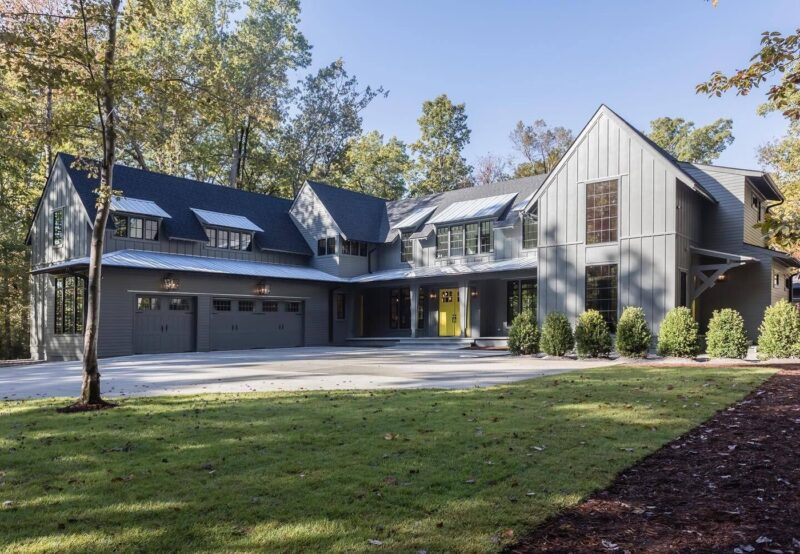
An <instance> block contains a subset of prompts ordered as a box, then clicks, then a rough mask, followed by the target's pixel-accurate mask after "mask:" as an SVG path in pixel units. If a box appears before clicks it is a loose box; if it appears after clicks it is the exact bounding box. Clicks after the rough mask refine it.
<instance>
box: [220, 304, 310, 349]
mask: <svg viewBox="0 0 800 554" xmlns="http://www.w3.org/2000/svg"><path fill="white" fill-rule="evenodd" d="M290 304H291V306H290ZM300 305H301V304H300V303H299V302H292V303H288V302H283V301H276V300H249V299H245V300H242V299H239V300H237V299H232V298H214V299H213V300H212V312H211V349H212V350H243V349H252V348H285V347H290V346H301V345H302V344H303V325H302V309H300V310H299V311H295V312H290V311H287V310H290V309H292V310H294V309H296V308H297V306H300Z"/></svg>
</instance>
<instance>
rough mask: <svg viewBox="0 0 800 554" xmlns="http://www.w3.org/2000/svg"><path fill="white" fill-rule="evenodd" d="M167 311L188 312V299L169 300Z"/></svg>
mask: <svg viewBox="0 0 800 554" xmlns="http://www.w3.org/2000/svg"><path fill="white" fill-rule="evenodd" d="M169 310H170V311H172V312H188V311H189V299H188V298H170V299H169Z"/></svg>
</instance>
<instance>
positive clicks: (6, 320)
mask: <svg viewBox="0 0 800 554" xmlns="http://www.w3.org/2000/svg"><path fill="white" fill-rule="evenodd" d="M3 254H4V255H3V293H2V299H3V306H6V309H5V310H3V345H2V351H0V359H2V360H8V359H10V358H11V350H12V341H11V310H10V309H8V308H10V307H11V299H10V298H9V286H8V282H9V280H10V279H11V275H10V271H9V270H8V268H9V263H8V260H7V259H6V256H5V254H6V252H3Z"/></svg>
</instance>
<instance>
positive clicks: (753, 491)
mask: <svg viewBox="0 0 800 554" xmlns="http://www.w3.org/2000/svg"><path fill="white" fill-rule="evenodd" d="M786 367H787V368H788V367H790V366H786ZM507 552H509V553H534V552H535V553H537V554H538V553H540V552H577V553H581V552H592V553H594V552H619V553H623V552H631V553H633V552H647V553H666V552H670V553H672V552H729V553H735V554H741V553H750V552H771V553H781V552H782V553H785V554H788V553H792V552H794V553H800V368H798V367H797V366H796V365H795V366H793V370H792V369H784V370H783V371H781V372H780V373H778V374H776V375H775V376H773V377H772V378H770V379H769V380H768V381H766V382H765V383H764V384H763V385H762V386H761V387H760V388H758V389H757V390H755V391H754V392H753V393H751V394H750V395H749V396H748V397H747V398H745V399H744V400H743V401H741V402H739V403H738V404H735V405H734V406H732V407H730V408H728V409H727V410H724V411H722V412H720V413H719V414H717V415H716V416H714V417H713V418H712V419H710V420H709V421H707V422H705V423H704V424H702V425H700V426H699V427H697V428H695V429H693V430H692V431H690V432H689V433H687V434H686V435H684V436H683V437H680V438H678V439H677V440H675V441H673V442H672V443H670V444H668V445H667V446H665V447H664V448H662V449H660V450H659V451H657V452H655V453H654V454H653V455H651V456H649V457H648V458H647V459H645V460H643V461H642V462H640V463H639V464H637V465H635V466H633V467H631V468H629V469H627V470H626V471H624V472H623V473H622V474H620V475H619V477H618V478H617V480H616V481H615V482H614V484H613V485H611V487H609V488H608V489H606V490H603V491H601V492H598V493H595V494H594V495H592V496H591V497H590V498H589V499H588V500H586V501H585V502H583V503H581V504H579V505H578V506H576V507H574V508H571V509H569V510H567V511H566V512H564V513H562V514H561V515H559V516H556V517H554V518H553V519H550V520H548V521H546V522H545V523H544V524H543V525H542V526H541V527H539V528H537V529H535V530H534V531H533V532H532V533H531V534H530V535H528V536H526V537H524V538H523V539H522V540H521V541H520V542H519V543H518V544H517V545H515V546H512V547H510V548H508V549H507Z"/></svg>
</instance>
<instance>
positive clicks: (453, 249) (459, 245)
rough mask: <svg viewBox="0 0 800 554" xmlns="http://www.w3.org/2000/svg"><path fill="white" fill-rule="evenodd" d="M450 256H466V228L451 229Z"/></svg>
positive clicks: (456, 227)
mask: <svg viewBox="0 0 800 554" xmlns="http://www.w3.org/2000/svg"><path fill="white" fill-rule="evenodd" d="M450 255H451V256H463V255H464V226H463V225H453V226H452V227H450Z"/></svg>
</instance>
